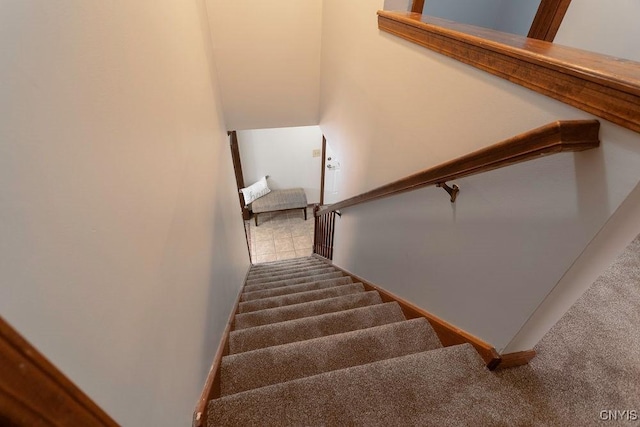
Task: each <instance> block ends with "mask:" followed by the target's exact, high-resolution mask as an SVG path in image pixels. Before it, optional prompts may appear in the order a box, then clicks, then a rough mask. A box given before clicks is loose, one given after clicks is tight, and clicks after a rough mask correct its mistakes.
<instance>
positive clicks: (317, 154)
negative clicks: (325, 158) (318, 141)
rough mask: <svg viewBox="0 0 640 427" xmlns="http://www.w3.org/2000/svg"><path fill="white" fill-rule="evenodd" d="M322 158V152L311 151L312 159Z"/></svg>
mask: <svg viewBox="0 0 640 427" xmlns="http://www.w3.org/2000/svg"><path fill="white" fill-rule="evenodd" d="M320 156H322V150H313V157H320Z"/></svg>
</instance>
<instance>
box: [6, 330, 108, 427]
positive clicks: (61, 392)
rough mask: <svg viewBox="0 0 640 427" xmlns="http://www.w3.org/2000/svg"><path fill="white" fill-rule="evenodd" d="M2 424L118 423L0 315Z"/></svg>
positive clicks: (85, 424)
mask: <svg viewBox="0 0 640 427" xmlns="http://www.w3.org/2000/svg"><path fill="white" fill-rule="evenodd" d="M0 421H2V422H1V423H0V424H3V425H5V423H6V424H8V425H44V424H47V425H55V426H79V425H82V426H109V427H111V426H114V427H115V426H118V424H117V423H116V422H115V421H114V420H113V419H112V418H111V417H110V416H109V415H108V414H107V413H106V412H104V411H103V410H102V409H101V408H100V407H99V406H98V405H97V404H96V403H95V402H94V401H93V400H91V398H90V397H89V396H87V395H86V394H85V393H84V392H83V391H82V390H80V388H78V386H76V385H75V384H74V383H73V382H72V381H71V380H70V379H69V378H67V377H66V376H65V375H64V374H63V373H62V372H61V371H60V370H58V369H57V368H56V367H55V366H54V365H53V364H52V363H51V362H50V361H49V360H48V359H47V358H46V357H45V356H44V355H43V354H42V353H40V352H39V351H38V350H37V349H36V348H35V347H33V346H32V345H31V344H30V343H29V342H28V341H27V340H26V339H24V338H23V337H22V336H21V335H20V334H19V333H18V332H17V331H16V330H15V329H13V328H12V327H11V326H10V325H9V324H8V323H7V322H6V321H5V320H4V319H3V318H2V317H0Z"/></svg>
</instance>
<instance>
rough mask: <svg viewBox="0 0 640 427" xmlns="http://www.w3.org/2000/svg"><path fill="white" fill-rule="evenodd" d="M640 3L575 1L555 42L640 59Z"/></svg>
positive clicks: (620, 0)
mask: <svg viewBox="0 0 640 427" xmlns="http://www.w3.org/2000/svg"><path fill="white" fill-rule="evenodd" d="M638 16H640V2H639V1H637V0H615V1H600V0H573V1H572V2H571V4H570V5H569V9H568V10H567V13H566V15H565V17H564V19H563V21H562V25H560V29H559V30H558V34H556V38H555V40H554V42H555V43H558V44H562V45H566V46H572V47H577V48H579V49H585V50H589V51H592V52H599V53H604V54H606V55H611V56H617V57H620V58H625V59H631V60H633V61H640V49H638V40H640V25H638Z"/></svg>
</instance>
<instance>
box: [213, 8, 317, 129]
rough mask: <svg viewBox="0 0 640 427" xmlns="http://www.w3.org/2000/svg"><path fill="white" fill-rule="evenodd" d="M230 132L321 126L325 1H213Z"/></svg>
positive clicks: (220, 68) (223, 95)
mask: <svg viewBox="0 0 640 427" xmlns="http://www.w3.org/2000/svg"><path fill="white" fill-rule="evenodd" d="M207 4H208V6H209V10H210V11H211V14H210V22H211V29H212V34H213V44H214V46H213V47H214V52H215V56H216V62H217V67H218V74H219V78H220V85H221V88H222V89H221V93H222V101H223V105H224V114H225V121H226V124H227V126H228V129H229V130H244V129H266V128H277V127H291V126H308V125H317V124H318V100H319V90H320V29H321V19H322V4H323V2H322V0H304V1H300V0H270V1H251V0H233V1H230V0H207Z"/></svg>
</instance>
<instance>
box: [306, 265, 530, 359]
mask: <svg viewBox="0 0 640 427" xmlns="http://www.w3.org/2000/svg"><path fill="white" fill-rule="evenodd" d="M313 256H314V257H316V258H317V259H319V260H322V261H323V262H325V263H327V264H329V265H332V266H333V267H334V268H336V269H338V270H340V271H342V272H343V273H344V274H346V275H347V276H349V277H351V278H352V279H353V281H354V282H359V283H362V284H363V285H364V287H365V289H366V290H368V291H371V290H375V291H378V293H379V294H380V297H381V298H382V300H383V301H384V302H393V301H395V302H397V303H398V304H399V305H400V307H401V308H402V312H403V313H404V315H405V316H406V318H407V319H416V318H421V317H422V318H425V319H427V320H428V321H429V323H430V324H431V327H432V328H433V329H434V330H435V331H436V334H438V338H440V341H441V342H442V345H443V346H445V347H449V346H453V345H458V344H464V343H469V344H471V345H472V346H473V347H474V348H475V349H476V351H477V352H478V354H480V356H481V357H482V359H483V360H484V361H485V363H486V365H487V368H489V369H490V370H492V371H493V370H496V369H506V368H513V367H516V366H522V365H526V364H527V363H529V361H530V360H531V359H533V358H534V357H535V355H536V352H535V351H534V350H526V351H520V352H516V353H505V354H499V353H498V352H497V351H496V349H495V348H494V347H493V346H492V345H491V344H488V343H486V342H484V341H483V340H481V339H480V338H477V337H475V336H473V335H471V334H470V333H468V332H465V331H463V330H462V329H460V328H457V327H455V326H453V325H452V324H450V323H448V322H445V321H444V320H442V319H440V318H438V317H437V316H434V315H433V314H431V313H429V312H427V311H425V310H423V309H421V308H420V307H417V306H415V305H413V304H411V303H410V302H408V301H406V300H404V299H402V298H400V297H398V296H396V295H394V294H392V293H391V292H389V291H386V290H385V289H383V288H381V287H379V286H377V285H374V284H372V283H370V282H368V281H367V280H365V279H363V278H362V277H359V276H357V275H355V274H353V273H351V272H349V271H347V270H345V269H343V268H340V267H338V266H337V265H334V264H332V263H331V261H329V260H327V259H326V258H323V257H321V256H319V255H313Z"/></svg>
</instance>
